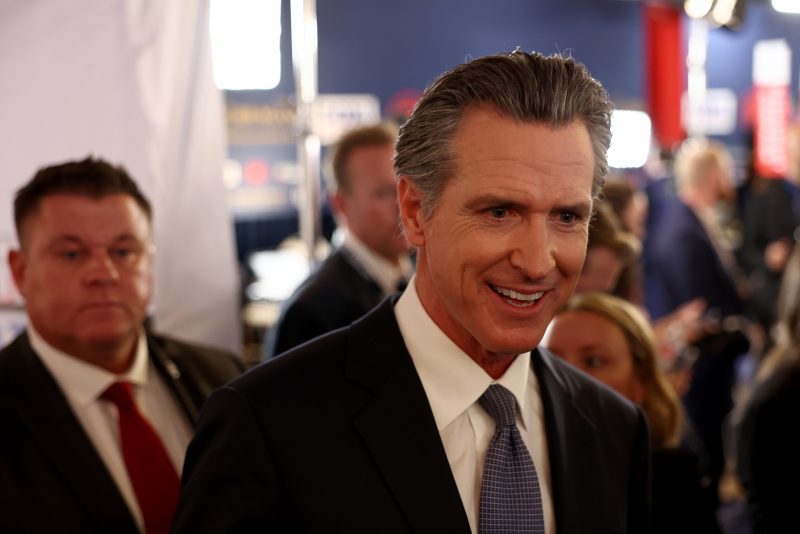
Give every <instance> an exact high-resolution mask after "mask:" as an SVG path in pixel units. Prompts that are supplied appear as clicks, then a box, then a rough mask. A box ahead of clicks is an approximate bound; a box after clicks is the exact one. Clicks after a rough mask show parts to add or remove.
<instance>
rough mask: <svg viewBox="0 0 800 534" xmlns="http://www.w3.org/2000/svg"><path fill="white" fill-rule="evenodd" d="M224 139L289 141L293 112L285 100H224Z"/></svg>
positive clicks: (249, 142) (265, 142)
mask: <svg viewBox="0 0 800 534" xmlns="http://www.w3.org/2000/svg"><path fill="white" fill-rule="evenodd" d="M226 115H227V117H226V119H227V120H226V122H227V126H228V143H229V144H231V145H276V144H292V143H294V141H295V137H294V125H295V122H296V119H297V112H296V111H295V108H294V105H293V104H291V103H290V102H289V101H288V100H285V101H282V102H281V101H279V102H274V103H266V104H261V103H259V104H252V103H242V102H230V101H228V102H227V104H226Z"/></svg>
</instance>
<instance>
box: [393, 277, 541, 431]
mask: <svg viewBox="0 0 800 534" xmlns="http://www.w3.org/2000/svg"><path fill="white" fill-rule="evenodd" d="M394 313H395V316H396V318H397V323H398V325H399V327H400V333H401V334H402V336H403V340H404V341H405V344H406V348H407V350H408V352H409V354H410V355H411V359H412V360H413V362H414V367H416V369H417V374H419V377H420V380H421V381H422V386H423V387H424V389H425V394H426V395H427V396H428V402H429V403H430V405H431V410H432V411H433V417H434V419H435V420H436V427H437V428H438V429H439V431H441V430H442V429H444V428H445V427H447V426H448V425H449V424H450V423H452V422H453V421H454V420H455V419H456V418H457V417H458V416H460V415H461V414H462V413H464V412H465V411H466V410H467V409H468V408H469V407H470V406H472V405H473V404H474V403H475V402H476V401H477V400H478V399H479V398H480V396H481V395H483V392H484V391H486V389H487V388H488V387H489V386H490V385H492V384H500V385H502V386H503V387H505V388H506V389H508V390H509V391H511V393H513V394H514V398H515V399H516V401H517V409H518V410H519V414H520V420H521V421H522V425H523V427H525V426H526V422H527V421H529V420H530V418H529V416H530V415H531V414H528V413H527V411H528V410H529V409H530V408H529V403H528V402H527V395H529V391H530V388H528V385H529V384H531V381H532V380H535V377H534V375H533V373H532V372H531V365H530V361H531V360H530V358H531V353H530V352H525V353H523V354H520V355H518V356H517V357H516V358H515V359H514V361H513V362H512V364H511V366H510V367H509V368H508V369H507V370H506V372H505V374H503V376H501V377H500V378H499V379H497V380H494V379H492V377H491V376H489V375H488V374H487V373H486V371H484V370H483V368H481V367H480V366H479V365H478V364H477V363H476V362H475V360H473V359H472V358H470V357H469V356H468V355H467V354H466V353H465V352H464V351H462V350H461V349H460V348H459V347H458V346H457V345H456V344H455V343H453V341H452V340H451V339H450V338H449V337H447V335H446V334H445V333H444V332H442V330H441V329H440V328H439V327H438V326H437V325H436V323H434V322H433V319H431V318H430V316H429V315H428V313H427V312H426V311H425V308H424V307H423V306H422V302H420V300H419V295H418V294H417V290H416V286H415V284H414V278H412V279H411V281H410V282H409V284H408V288H407V289H406V290H405V292H404V293H403V295H402V296H401V297H400V299H399V300H398V301H397V304H396V305H395V307H394ZM535 387H536V385H535V384H534V388H535Z"/></svg>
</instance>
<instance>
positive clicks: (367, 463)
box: [175, 51, 649, 534]
mask: <svg viewBox="0 0 800 534" xmlns="http://www.w3.org/2000/svg"><path fill="white" fill-rule="evenodd" d="M610 113H611V109H610V104H609V102H608V99H607V96H606V93H605V91H604V90H603V88H602V87H601V86H600V84H599V83H598V82H596V81H595V80H594V79H593V78H591V76H590V75H589V74H588V72H587V71H586V70H585V68H584V67H582V66H581V65H579V64H577V63H576V62H574V61H573V60H571V59H565V58H563V57H561V56H551V57H545V56H542V55H540V54H536V53H533V54H527V53H523V52H521V51H516V52H513V53H510V54H502V55H496V56H488V57H485V58H480V59H476V60H474V61H470V62H468V63H465V64H463V65H461V66H459V67H456V68H455V69H453V70H452V71H450V72H448V73H446V74H444V75H443V76H442V77H441V78H440V79H439V80H438V81H437V82H435V83H434V84H433V85H431V86H430V87H429V88H428V89H427V90H426V91H425V93H424V95H423V96H422V98H421V100H420V101H419V103H418V104H417V106H416V108H415V110H414V113H413V114H412V116H411V118H410V119H409V120H408V122H407V123H406V124H405V125H404V126H403V128H402V130H401V133H400V138H399V140H398V143H397V149H396V156H395V167H396V170H397V175H398V179H399V181H398V198H399V203H400V210H401V216H402V222H403V227H404V231H405V235H406V237H407V238H408V240H409V242H411V243H412V244H413V245H414V246H415V247H416V248H417V265H416V275H415V278H414V279H412V283H410V284H409V286H408V288H407V289H406V291H405V292H404V293H403V295H402V296H400V297H399V299H389V300H387V301H384V303H383V304H382V305H381V306H379V307H378V308H376V309H375V310H373V311H372V312H370V313H369V314H368V315H366V316H365V317H364V318H363V319H361V320H359V321H357V322H355V323H354V324H353V325H351V326H349V327H347V328H344V329H341V330H338V331H336V332H334V333H331V334H329V335H327V336H324V337H322V338H319V339H318V340H315V341H313V342H311V343H308V344H306V345H304V346H302V347H300V348H298V349H296V350H294V351H290V352H288V353H286V354H285V355H284V356H282V357H281V358H278V359H276V360H274V361H272V362H269V363H267V364H265V365H263V366H261V367H260V368H257V369H255V370H254V371H252V372H251V373H249V374H247V375H246V376H244V377H242V378H241V379H239V380H237V381H234V382H233V383H231V384H230V385H229V386H227V387H225V388H223V389H221V390H219V391H218V392H217V393H215V394H214V395H213V396H212V398H211V399H210V400H209V402H208V404H207V405H206V407H205V408H204V410H203V414H202V415H201V417H200V423H199V429H198V433H197V436H196V437H195V438H194V440H193V442H192V444H191V445H190V446H189V452H188V453H187V463H186V470H185V472H184V480H183V489H182V492H183V493H182V497H181V503H180V504H179V507H178V514H177V518H176V524H175V525H176V530H177V532H197V531H202V530H206V531H209V532H212V531H213V532H251V531H261V532H347V533H355V532H381V533H393V532H417V533H420V532H429V533H445V532H446V533H468V532H480V533H486V534H488V533H491V532H531V533H539V534H543V533H547V534H551V533H554V532H558V533H559V534H578V533H595V532H597V533H609V532H618V533H622V532H631V533H637V534H638V533H643V532H648V531H649V502H648V494H649V490H648V483H649V480H648V479H649V475H648V452H649V451H648V445H647V441H648V436H647V434H648V433H647V425H646V423H645V421H644V418H643V416H642V414H641V412H640V411H639V410H638V409H637V408H636V407H634V406H633V405H632V404H630V403H629V402H627V401H625V400H624V399H622V398H621V397H619V396H618V395H616V394H614V393H613V392H611V391H610V390H608V389H607V388H605V387H604V386H602V385H600V384H599V383H598V382H595V381H594V380H592V379H590V378H588V377H587V376H586V375H584V374H582V373H580V372H579V371H577V370H575V369H574V368H572V367H570V366H569V365H568V364H565V363H563V362H561V361H559V360H558V359H557V358H555V357H553V356H552V355H551V354H549V353H548V352H547V351H546V350H544V349H541V348H537V345H538V343H539V341H540V340H541V337H542V335H543V333H544V331H545V328H546V327H547V324H548V323H549V322H550V320H551V319H552V317H553V315H554V314H555V312H556V311H557V310H558V309H559V307H560V306H561V305H562V304H563V303H564V302H565V301H566V299H567V298H568V297H569V296H570V294H571V293H572V290H573V288H574V286H575V283H576V281H577V279H578V276H579V274H580V271H581V267H582V265H583V261H584V257H585V253H586V241H587V233H588V228H589V220H590V218H591V213H592V207H593V199H594V198H595V196H596V195H597V194H598V192H599V191H600V188H601V187H602V184H603V181H604V176H605V174H606V172H607V165H606V157H605V154H606V150H607V148H608V145H609V142H610V128H609V122H610Z"/></svg>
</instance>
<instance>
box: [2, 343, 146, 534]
mask: <svg viewBox="0 0 800 534" xmlns="http://www.w3.org/2000/svg"><path fill="white" fill-rule="evenodd" d="M15 344H16V345H17V347H16V348H17V349H18V350H17V351H15V352H14V353H13V354H12V353H9V354H8V356H9V357H14V358H16V360H17V361H16V364H15V366H13V367H11V366H10V367H9V368H10V369H14V371H12V372H15V376H16V377H18V379H17V381H16V384H17V387H16V389H15V390H14V394H13V395H12V402H13V403H14V409H15V411H16V412H17V414H18V415H19V417H20V419H21V421H22V422H23V424H24V425H25V426H26V427H27V429H28V430H29V431H30V433H31V435H32V436H33V439H34V441H35V442H36V443H37V444H38V446H39V448H40V449H41V451H42V453H43V454H44V455H45V456H46V457H47V458H49V459H50V460H51V463H52V465H53V469H54V471H56V472H57V473H58V475H59V476H60V477H61V479H62V481H63V484H64V485H65V486H67V487H69V488H70V489H71V490H72V491H73V492H74V494H75V496H76V497H77V499H78V500H79V501H80V502H81V503H82V504H83V506H84V508H85V511H86V513H87V515H90V516H94V517H95V518H96V520H97V523H98V525H100V527H101V528H100V529H99V530H101V531H108V532H112V531H114V532H126V531H130V532H135V531H136V527H135V524H136V523H135V521H134V519H133V516H132V515H131V513H130V511H129V510H128V507H127V505H126V504H125V501H124V499H123V498H122V495H121V494H120V493H119V490H118V489H117V485H116V483H115V482H114V480H113V478H112V477H111V474H110V473H109V472H108V470H107V469H106V467H105V464H104V463H103V461H102V460H101V459H100V456H99V455H98V454H97V452H96V450H95V448H94V445H93V444H92V442H91V440H90V439H89V437H88V436H87V435H86V433H85V431H84V430H83V427H82V426H81V424H80V422H79V421H78V419H77V418H76V417H75V414H74V413H73V412H72V410H71V409H70V408H69V403H68V401H67V399H66V398H65V397H64V395H63V393H62V392H61V390H60V388H59V387H58V385H57V384H56V382H55V380H54V379H53V377H52V376H51V375H50V373H49V372H48V371H47V369H46V368H45V367H44V364H42V362H41V360H40V359H39V357H38V356H36V354H35V353H34V352H33V349H31V347H30V344H29V342H28V339H27V335H25V334H23V335H22V336H21V337H20V338H18V339H17V341H15Z"/></svg>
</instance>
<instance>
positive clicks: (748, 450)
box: [737, 362, 800, 534]
mask: <svg viewBox="0 0 800 534" xmlns="http://www.w3.org/2000/svg"><path fill="white" fill-rule="evenodd" d="M798 412H800V364H798V363H796V362H795V363H792V364H788V365H784V366H783V367H780V368H778V369H777V370H776V371H775V372H774V374H773V375H772V376H770V377H769V378H768V379H767V380H766V381H764V382H763V383H762V384H760V385H759V386H758V387H757V388H756V389H755V390H754V392H753V395H752V397H751V398H750V401H749V402H748V404H747V407H746V409H745V412H744V415H743V417H742V420H741V423H740V425H739V429H738V450H737V452H738V465H737V467H738V471H739V478H740V480H741V482H742V485H743V486H744V488H745V490H746V491H747V504H748V511H749V512H750V519H751V523H752V525H753V530H754V531H755V532H756V534H772V533H781V534H782V533H786V532H800V515H798V513H797V506H798V503H799V502H800V485H798V483H797V481H798V480H800V424H797V414H798Z"/></svg>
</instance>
